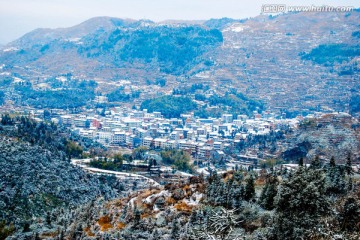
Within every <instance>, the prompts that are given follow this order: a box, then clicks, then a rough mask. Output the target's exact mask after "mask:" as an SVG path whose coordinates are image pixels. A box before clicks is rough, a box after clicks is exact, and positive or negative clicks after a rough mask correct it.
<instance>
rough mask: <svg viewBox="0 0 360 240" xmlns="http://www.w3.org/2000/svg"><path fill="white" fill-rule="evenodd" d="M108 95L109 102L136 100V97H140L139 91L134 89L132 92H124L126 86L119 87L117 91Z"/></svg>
mask: <svg viewBox="0 0 360 240" xmlns="http://www.w3.org/2000/svg"><path fill="white" fill-rule="evenodd" d="M106 96H107V97H108V100H109V102H129V101H132V100H134V99H135V98H139V97H140V92H139V91H134V92H132V93H131V94H126V93H125V92H124V87H119V88H118V89H116V90H115V91H113V92H111V93H109V94H107V95H106Z"/></svg>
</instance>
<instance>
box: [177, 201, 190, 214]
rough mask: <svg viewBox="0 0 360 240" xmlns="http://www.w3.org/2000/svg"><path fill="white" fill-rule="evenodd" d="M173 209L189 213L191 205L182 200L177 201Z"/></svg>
mask: <svg viewBox="0 0 360 240" xmlns="http://www.w3.org/2000/svg"><path fill="white" fill-rule="evenodd" d="M174 207H175V209H176V210H178V211H180V212H186V213H191V212H192V207H191V206H189V205H187V204H186V203H184V202H181V203H178V204H176V205H175V206H174Z"/></svg>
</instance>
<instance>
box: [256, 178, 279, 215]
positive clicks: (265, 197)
mask: <svg viewBox="0 0 360 240" xmlns="http://www.w3.org/2000/svg"><path fill="white" fill-rule="evenodd" d="M276 194H277V179H276V177H273V176H271V177H269V178H268V180H267V182H266V185H265V187H264V189H263V191H262V193H261V197H260V201H259V202H260V205H261V206H262V207H263V208H264V209H266V210H272V209H274V207H275V206H274V201H275V197H276Z"/></svg>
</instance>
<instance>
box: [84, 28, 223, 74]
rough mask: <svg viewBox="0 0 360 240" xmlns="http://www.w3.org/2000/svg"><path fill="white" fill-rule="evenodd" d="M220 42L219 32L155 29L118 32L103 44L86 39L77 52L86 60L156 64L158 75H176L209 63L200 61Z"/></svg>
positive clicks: (195, 29) (197, 29)
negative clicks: (106, 59) (99, 58)
mask: <svg viewBox="0 0 360 240" xmlns="http://www.w3.org/2000/svg"><path fill="white" fill-rule="evenodd" d="M100 37H101V38H100ZM222 41H223V38H222V34H221V32H220V31H219V30H215V29H213V30H207V29H204V28H202V27H200V26H191V27H168V26H156V27H148V28H141V29H136V30H132V31H124V30H121V29H117V30H115V31H113V32H112V33H111V34H110V35H109V36H108V38H106V39H105V40H103V36H99V39H96V38H95V39H94V38H93V39H88V40H87V41H85V43H84V46H82V47H80V49H79V52H80V53H81V54H84V55H86V56H87V57H97V56H100V55H107V54H108V55H109V56H110V57H111V58H112V60H113V61H114V63H115V64H123V63H124V62H128V63H133V62H134V61H141V62H145V63H151V62H153V61H154V62H155V61H156V62H157V65H159V67H160V71H162V72H165V73H171V74H175V75H179V74H183V73H186V72H188V71H189V70H191V69H192V68H193V67H194V66H195V65H197V64H199V63H202V62H205V61H206V60H208V59H203V58H202V57H201V56H202V55H203V53H205V52H207V51H209V50H211V49H214V48H215V47H217V46H218V45H220V44H221V42H222ZM99 42H100V47H99Z"/></svg>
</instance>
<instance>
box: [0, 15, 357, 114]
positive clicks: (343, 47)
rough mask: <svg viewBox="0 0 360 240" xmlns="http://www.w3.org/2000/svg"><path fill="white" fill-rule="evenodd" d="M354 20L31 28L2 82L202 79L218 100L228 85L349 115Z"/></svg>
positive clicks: (12, 48)
mask: <svg viewBox="0 0 360 240" xmlns="http://www.w3.org/2000/svg"><path fill="white" fill-rule="evenodd" d="M359 21H360V11H358V10H354V11H353V12H350V13H331V12H327V13H289V14H283V15H279V16H275V17H274V16H268V15H260V16H257V17H254V18H250V19H244V20H235V19H228V18H223V19H211V20H208V21H197V22H191V21H190V22H181V21H167V22H161V23H155V22H152V21H148V20H141V21H136V20H129V19H127V20H124V19H117V18H110V17H98V18H94V19H90V20H88V21H86V22H84V23H81V24H79V25H77V26H74V27H71V28H62V29H37V30H34V31H33V32H30V33H28V34H26V35H24V36H23V37H21V38H20V39H18V40H16V41H14V42H13V43H10V44H8V45H7V46H4V47H3V48H2V51H1V53H0V64H5V65H3V66H2V67H1V70H0V80H4V79H8V78H19V79H22V80H25V81H30V82H31V83H33V84H35V85H39V84H41V83H43V82H44V81H46V80H48V79H49V78H53V77H59V76H65V75H69V74H71V75H72V76H73V77H74V78H75V79H94V80H95V81H96V82H97V83H98V84H99V85H98V89H97V90H98V91H100V92H104V93H108V92H109V91H110V90H111V89H113V88H114V87H118V85H119V82H120V81H121V80H128V81H129V82H130V84H132V85H136V86H137V87H138V88H140V89H142V88H144V89H145V87H147V82H157V81H158V80H159V79H164V80H166V81H167V83H168V84H167V86H165V87H164V88H161V89H159V94H167V93H168V92H169V91H171V90H172V89H171V88H170V86H171V87H172V88H177V89H180V88H184V87H186V86H191V84H199V83H202V84H207V85H209V87H210V88H211V89H213V90H216V91H217V92H218V93H219V94H220V95H221V94H224V93H225V92H227V91H228V89H229V88H236V89H237V90H238V92H241V93H244V94H245V95H247V96H249V97H250V98H253V99H260V100H262V101H263V102H264V103H265V104H266V106H267V108H269V109H270V110H274V111H284V110H286V111H288V112H289V113H291V114H293V115H297V114H301V113H308V112H314V111H319V110H324V109H325V110H328V109H329V108H330V109H334V110H339V111H351V107H349V103H350V98H351V97H352V95H354V94H353V93H356V92H358V91H359V85H358V84H357V82H358V76H359V74H358V73H359V61H358V57H359V44H358V37H357V36H358V34H357V32H358V31H359V25H358V22H359ZM299 23H300V24H299ZM0 87H2V86H0ZM151 94H152V93H151V92H147V93H146V94H144V95H142V97H141V100H144V99H146V98H149V97H150V96H149V95H151Z"/></svg>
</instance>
